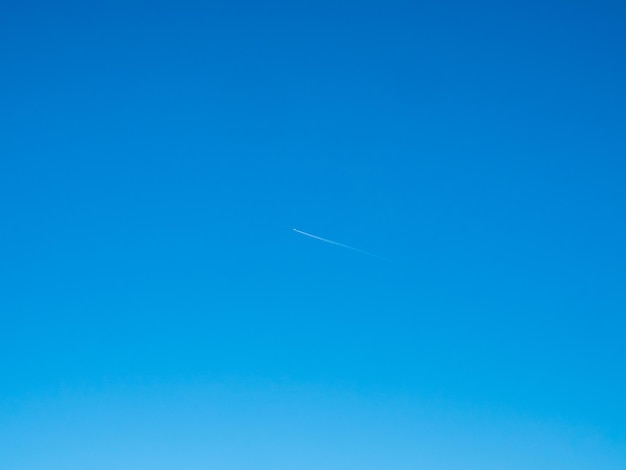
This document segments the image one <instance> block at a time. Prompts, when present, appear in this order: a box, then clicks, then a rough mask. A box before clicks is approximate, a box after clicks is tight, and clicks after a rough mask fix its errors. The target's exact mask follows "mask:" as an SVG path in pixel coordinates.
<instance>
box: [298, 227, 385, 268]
mask: <svg viewBox="0 0 626 470" xmlns="http://www.w3.org/2000/svg"><path fill="white" fill-rule="evenodd" d="M293 231H294V232H296V233H299V234H300V235H305V236H307V237H311V238H315V239H316V240H320V241H323V242H326V243H330V244H331V245H337V246H340V247H342V248H347V249H348V250H352V251H356V252H358V253H362V254H364V255H368V256H373V257H375V258H380V259H384V260H387V258H384V257H383V256H379V255H375V254H374V253H370V252H368V251H363V250H359V249H358V248H355V247H353V246H350V245H344V244H343V243H339V242H336V241H333V240H329V239H328V238H322V237H318V236H317V235H313V234H311V233H306V232H303V231H302V230H298V229H297V228H294V229H293ZM387 261H389V260H387Z"/></svg>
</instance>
